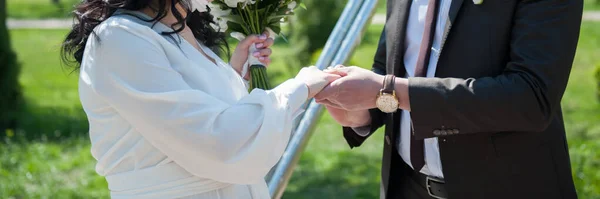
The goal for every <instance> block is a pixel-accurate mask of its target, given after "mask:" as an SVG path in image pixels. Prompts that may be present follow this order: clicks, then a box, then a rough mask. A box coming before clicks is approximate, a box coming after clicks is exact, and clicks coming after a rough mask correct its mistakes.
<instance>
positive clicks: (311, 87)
mask: <svg viewBox="0 0 600 199" xmlns="http://www.w3.org/2000/svg"><path fill="white" fill-rule="evenodd" d="M340 77H341V76H339V75H336V74H330V73H326V72H323V71H321V70H319V69H318V68H317V67H316V66H310V67H304V68H302V70H300V72H299V73H298V75H296V78H294V79H296V80H299V81H301V82H304V84H306V86H307V87H308V98H309V99H310V98H312V97H314V96H315V95H317V94H318V93H319V92H321V90H323V88H325V86H327V85H329V83H331V82H333V81H335V80H336V79H339V78H340Z"/></svg>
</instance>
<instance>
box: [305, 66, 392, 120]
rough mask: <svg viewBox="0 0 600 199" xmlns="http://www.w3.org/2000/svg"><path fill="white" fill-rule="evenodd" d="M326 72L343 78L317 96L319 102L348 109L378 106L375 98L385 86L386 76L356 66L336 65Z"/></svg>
mask: <svg viewBox="0 0 600 199" xmlns="http://www.w3.org/2000/svg"><path fill="white" fill-rule="evenodd" d="M325 72H327V73H330V74H336V75H339V76H341V78H339V79H337V80H335V81H333V82H331V84H329V85H328V86H326V87H325V88H324V89H323V90H322V91H321V92H320V93H319V94H317V95H316V96H315V99H316V101H317V103H320V104H323V105H325V106H327V107H328V108H335V109H343V110H347V111H366V110H368V109H372V108H375V107H376V105H375V100H376V98H377V95H378V94H379V91H380V90H381V88H383V78H384V76H382V75H378V74H376V73H373V72H371V71H369V70H366V69H362V68H359V67H356V66H351V67H336V68H334V69H327V70H325Z"/></svg>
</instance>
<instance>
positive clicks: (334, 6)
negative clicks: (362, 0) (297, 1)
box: [287, 0, 347, 67]
mask: <svg viewBox="0 0 600 199" xmlns="http://www.w3.org/2000/svg"><path fill="white" fill-rule="evenodd" d="M303 2H304V4H305V5H306V10H304V9H297V10H296V14H295V16H294V18H293V19H292V23H291V24H293V26H291V28H292V29H291V33H290V34H289V35H290V37H291V43H293V44H294V46H295V52H294V53H295V56H296V59H290V61H289V63H288V64H287V65H288V66H300V67H302V66H307V65H310V64H314V63H311V62H312V61H314V60H312V58H313V55H314V54H315V53H316V52H319V51H320V49H321V48H323V46H324V45H325V43H326V42H327V39H328V38H329V34H330V33H331V31H332V30H333V27H334V26H335V23H336V22H337V20H338V18H339V17H340V15H341V14H342V10H343V9H344V6H345V4H346V2H347V0H327V1H323V0H304V1H303Z"/></svg>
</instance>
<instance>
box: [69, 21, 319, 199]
mask: <svg viewBox="0 0 600 199" xmlns="http://www.w3.org/2000/svg"><path fill="white" fill-rule="evenodd" d="M120 13H121V14H119V15H115V16H112V17H110V18H109V19H108V20H106V21H105V22H103V23H101V24H100V25H99V26H98V27H96V29H95V33H96V34H95V35H92V36H91V37H90V38H89V40H88V43H87V46H86V51H85V53H84V59H83V63H82V65H81V71H80V81H79V93H80V98H81V103H82V105H83V108H84V110H85V112H86V113H87V116H88V120H89V124H90V137H91V141H92V148H91V152H92V155H93V156H94V158H96V159H97V160H98V163H97V165H96V171H97V172H98V173H99V174H100V175H102V176H105V177H106V180H107V181H108V186H109V189H110V194H111V197H112V198H115V199H118V198H161V199H162V198H194V199H203V198H211V199H212V198H231V199H233V198H236V199H237V198H261V199H262V198H269V193H268V190H267V186H266V183H265V181H264V176H265V175H266V173H267V172H268V171H269V169H270V168H271V167H272V166H274V165H275V164H276V163H277V161H278V160H279V158H280V157H281V155H282V153H283V151H284V150H285V147H286V145H287V141H288V139H289V136H290V132H291V128H292V120H293V117H294V116H295V114H296V113H297V111H298V110H299V109H301V106H302V104H303V103H304V102H305V101H306V98H307V96H308V89H307V88H306V86H305V85H304V84H303V83H301V82H299V81H297V80H294V79H291V80H288V81H286V82H284V83H282V84H281V85H280V86H278V87H276V88H275V89H273V90H270V91H263V90H254V91H252V92H251V93H248V91H247V88H246V85H245V82H244V80H243V79H242V78H241V77H240V76H239V75H238V74H237V73H236V72H235V71H234V70H233V69H232V68H231V67H230V66H229V65H228V64H226V63H224V62H223V61H222V60H221V59H220V58H219V57H218V56H216V55H215V54H214V53H213V52H212V51H211V50H210V49H208V48H207V47H204V46H203V50H204V51H205V52H206V53H207V54H208V55H209V56H211V57H212V58H213V59H215V60H216V61H217V64H214V63H213V62H211V61H209V60H208V59H207V57H205V56H203V55H202V54H201V53H200V52H199V51H198V50H196V49H195V48H194V47H192V45H190V44H189V43H186V41H185V40H183V39H182V38H178V36H177V35H170V36H169V35H161V34H160V33H162V32H169V31H172V29H171V28H169V27H167V26H165V25H163V24H161V23H157V24H155V25H154V26H152V23H148V22H144V21H143V20H141V19H138V18H137V17H133V16H130V15H128V14H127V13H129V14H135V15H138V16H140V17H147V16H144V15H143V14H141V13H139V12H125V11H120Z"/></svg>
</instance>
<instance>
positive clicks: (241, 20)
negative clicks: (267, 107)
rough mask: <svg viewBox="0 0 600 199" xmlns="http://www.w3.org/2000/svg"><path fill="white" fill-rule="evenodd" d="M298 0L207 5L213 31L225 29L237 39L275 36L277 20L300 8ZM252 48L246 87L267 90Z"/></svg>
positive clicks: (218, 0)
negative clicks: (263, 34)
mask: <svg viewBox="0 0 600 199" xmlns="http://www.w3.org/2000/svg"><path fill="white" fill-rule="evenodd" d="M300 1H301V0H214V1H213V2H212V4H211V5H209V7H210V8H211V11H210V13H211V14H212V15H213V16H214V17H215V19H214V20H215V22H216V23H217V24H218V25H215V26H213V28H215V30H217V31H221V32H228V33H230V35H231V36H232V37H234V38H236V39H238V40H241V39H243V38H244V37H246V36H247V35H252V34H262V33H263V32H265V31H269V32H270V36H273V37H274V36H275V35H279V34H280V32H281V23H283V22H286V21H287V17H288V16H290V15H293V14H294V12H293V11H294V9H296V8H297V7H304V5H303V4H302V3H301V2H300ZM254 51H256V47H255V46H254V45H252V47H251V49H250V54H249V55H248V64H249V65H250V75H251V77H252V79H251V80H250V89H254V88H260V89H265V90H266V89H270V88H271V87H270V85H269V81H268V79H267V73H266V68H265V66H264V65H262V63H261V62H260V61H259V60H258V59H257V58H256V57H254V56H251V55H252V53H254Z"/></svg>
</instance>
